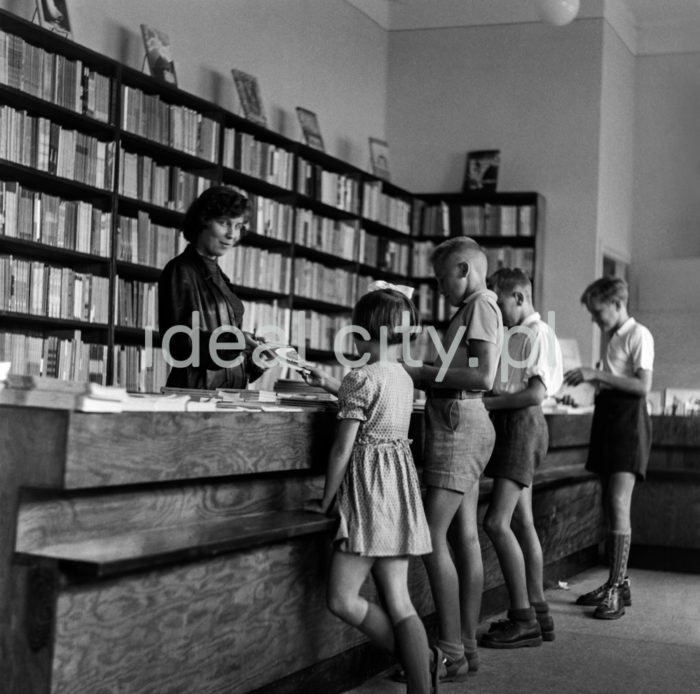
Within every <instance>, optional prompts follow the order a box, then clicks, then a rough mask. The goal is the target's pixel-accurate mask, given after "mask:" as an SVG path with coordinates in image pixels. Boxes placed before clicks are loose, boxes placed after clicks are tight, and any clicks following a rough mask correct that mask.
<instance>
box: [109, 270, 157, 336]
mask: <svg viewBox="0 0 700 694" xmlns="http://www.w3.org/2000/svg"><path fill="white" fill-rule="evenodd" d="M114 301H115V305H116V308H117V325H118V326H122V327H125V328H146V327H155V326H157V325H158V285H157V284H155V283H154V282H140V281H138V280H125V279H122V278H121V277H120V278H118V279H117V286H116V294H115V297H114Z"/></svg>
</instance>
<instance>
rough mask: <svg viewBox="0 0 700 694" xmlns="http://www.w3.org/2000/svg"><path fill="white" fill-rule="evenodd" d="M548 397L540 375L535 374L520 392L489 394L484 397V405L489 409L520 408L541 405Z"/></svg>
mask: <svg viewBox="0 0 700 694" xmlns="http://www.w3.org/2000/svg"><path fill="white" fill-rule="evenodd" d="M546 397H547V389H546V388H545V387H544V383H542V380H541V379H540V378H539V376H533V377H532V378H531V379H530V380H529V381H528V382H527V387H526V388H524V389H523V390H521V391H520V392H518V393H503V394H501V395H489V396H487V397H484V406H485V407H486V409H487V410H519V409H521V408H523V407H532V406H533V405H541V404H542V401H543V400H544V399H545V398H546Z"/></svg>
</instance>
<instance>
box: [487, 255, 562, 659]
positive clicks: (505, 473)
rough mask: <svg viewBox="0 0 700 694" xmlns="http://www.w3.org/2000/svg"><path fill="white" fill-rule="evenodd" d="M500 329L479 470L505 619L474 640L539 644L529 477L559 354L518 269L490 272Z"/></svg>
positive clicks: (542, 439) (537, 564)
mask: <svg viewBox="0 0 700 694" xmlns="http://www.w3.org/2000/svg"><path fill="white" fill-rule="evenodd" d="M488 285H489V287H490V288H491V289H493V290H494V291H495V292H496V296H497V297H498V307H499V308H500V309H501V314H502V315H503V323H504V325H505V326H506V327H507V328H510V330H509V331H508V332H507V333H506V337H505V340H504V344H503V350H502V353H501V361H500V367H499V370H498V373H497V375H496V380H495V382H494V386H493V390H492V391H491V393H490V394H489V396H488V397H485V398H484V405H485V406H486V409H487V410H488V411H489V413H490V415H491V421H492V422H493V425H494V428H495V429H496V445H495V447H494V449H493V453H492V454H491V459H490V461H489V464H488V465H487V466H486V470H485V471H484V474H485V475H486V476H487V477H492V478H493V491H492V493H491V501H490V503H489V507H488V509H487V511H486V516H485V517H484V530H485V531H486V534H487V535H488V536H489V538H490V539H491V542H493V546H494V547H495V549H496V554H497V555H498V560H499V562H500V564H501V569H502V571H503V577H504V578H505V581H506V586H507V588H508V594H509V596H510V609H509V610H508V619H507V620H504V621H501V622H496V623H494V624H492V625H491V630H490V631H489V632H488V633H487V634H484V636H483V638H482V640H481V645H482V646H486V647H488V648H520V647H522V646H539V645H541V644H542V640H543V639H545V640H546V641H553V640H554V622H553V620H552V618H551V616H550V615H549V606H548V605H547V602H546V600H545V597H544V586H543V560H542V547H541V545H540V541H539V538H538V537H537V531H536V530H535V525H534V521H533V517H532V480H533V477H534V474H535V468H536V467H537V466H538V465H539V464H540V462H541V461H542V460H543V459H544V457H545V455H546V453H547V446H548V443H549V433H548V429H547V422H546V421H545V418H544V414H543V413H542V408H541V404H542V401H543V400H544V399H545V397H546V396H547V395H548V394H553V393H556V392H557V391H558V390H559V388H560V386H561V383H562V356H561V349H560V347H559V343H558V341H557V338H556V336H555V334H554V331H553V330H552V329H551V328H550V327H549V326H548V325H547V323H545V322H544V321H543V320H542V319H541V318H540V314H539V313H537V312H536V311H535V309H534V307H533V305H532V285H531V283H530V280H529V278H528V276H527V275H526V274H525V273H524V272H523V271H522V270H520V269H518V268H515V269H510V268H502V269H500V270H497V271H496V272H495V273H493V275H491V277H489V280H488Z"/></svg>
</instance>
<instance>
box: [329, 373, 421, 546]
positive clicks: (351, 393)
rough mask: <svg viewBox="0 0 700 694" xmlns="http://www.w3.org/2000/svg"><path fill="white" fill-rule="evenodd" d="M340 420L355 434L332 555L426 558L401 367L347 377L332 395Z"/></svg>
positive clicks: (409, 387)
mask: <svg viewBox="0 0 700 694" xmlns="http://www.w3.org/2000/svg"><path fill="white" fill-rule="evenodd" d="M338 400H339V405H340V409H339V412H338V419H359V420H360V422H361V424H360V429H359V431H358V433H357V437H356V439H355V445H354V448H353V451H352V456H351V459H350V462H349V464H348V468H347V470H346V472H345V477H344V479H343V481H342V483H341V484H340V487H339V488H338V508H339V512H340V527H339V528H338V533H337V534H336V537H335V541H336V542H337V543H338V548H339V549H340V550H342V551H345V552H353V553H356V554H361V555H363V556H369V557H393V556H404V555H409V554H413V555H419V554H429V553H430V552H431V551H432V546H431V543H430V533H429V530H428V524H427V521H426V519H425V513H424V511H423V502H422V499H421V495H420V485H419V482H418V475H417V473H416V468H415V465H414V463H413V456H412V455H411V449H410V447H409V443H410V441H409V440H408V438H407V436H408V426H409V424H410V420H411V412H412V410H413V382H412V381H411V378H410V376H409V375H408V374H407V373H406V371H405V370H404V369H403V367H402V366H401V365H400V364H397V363H394V362H376V363H374V364H369V365H367V366H363V367H361V368H359V369H356V370H354V371H351V372H350V373H348V374H347V376H345V378H344V379H343V382H342V384H341V386H340V390H339V392H338Z"/></svg>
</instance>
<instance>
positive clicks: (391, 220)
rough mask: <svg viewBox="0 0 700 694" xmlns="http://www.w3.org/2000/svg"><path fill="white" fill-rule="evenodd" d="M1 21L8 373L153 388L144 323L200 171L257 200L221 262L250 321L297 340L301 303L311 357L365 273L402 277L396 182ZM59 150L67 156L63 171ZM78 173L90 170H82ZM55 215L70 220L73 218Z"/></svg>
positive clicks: (325, 352)
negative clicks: (245, 228) (11, 368)
mask: <svg viewBox="0 0 700 694" xmlns="http://www.w3.org/2000/svg"><path fill="white" fill-rule="evenodd" d="M0 18H1V19H2V27H3V29H2V44H0V45H1V47H2V53H3V58H4V59H5V58H6V60H4V65H5V66H6V68H5V69H4V70H2V69H0V108H1V109H2V111H1V121H0V122H1V123H2V128H3V130H2V135H3V141H4V142H6V143H9V142H13V143H19V144H18V145H17V146H10V144H7V145H6V146H5V147H4V148H3V149H2V150H0V202H1V203H2V205H3V208H2V210H1V212H2V215H3V218H4V224H3V225H2V228H1V229H0V336H3V337H1V338H0V340H2V341H0V351H2V353H4V354H6V355H7V358H8V359H11V360H12V361H13V363H17V364H19V369H18V370H19V371H23V372H26V373H38V371H39V370H40V369H41V370H43V372H45V373H46V372H47V365H48V367H49V371H48V373H49V375H56V376H59V377H64V378H78V379H85V380H86V379H88V378H90V379H92V380H97V381H101V382H103V383H107V384H120V385H125V386H127V388H129V389H130V390H153V389H155V390H157V389H158V388H159V387H160V385H162V383H163V382H164V378H165V373H166V370H165V367H164V365H161V366H160V368H158V360H156V364H155V365H154V366H147V365H146V362H145V351H144V343H145V340H146V332H147V329H148V332H149V337H150V339H151V340H152V343H153V344H154V345H155V346H156V348H157V346H158V344H159V337H158V333H157V330H155V328H156V327H157V316H156V304H157V291H156V283H157V280H158V276H159V273H160V269H161V268H162V267H163V265H164V264H165V263H166V262H167V260H169V259H170V258H172V257H173V256H175V255H176V254H177V253H178V252H179V251H180V250H181V249H182V247H183V245H184V242H183V241H182V239H181V236H180V234H179V227H180V224H181V222H182V217H183V213H184V210H185V209H186V207H187V205H188V204H189V202H190V201H191V200H192V199H194V197H196V195H197V194H198V193H199V192H201V190H203V189H204V188H206V187H208V186H209V185H210V184H219V183H223V184H227V185H232V186H236V187H238V188H239V189H241V190H242V191H243V192H245V193H246V194H247V195H248V196H249V198H250V200H251V207H252V218H251V231H252V233H251V234H250V235H248V236H246V238H245V239H244V241H243V243H242V244H241V246H240V247H239V248H238V249H237V251H236V252H235V253H232V254H229V257H227V258H224V259H223V262H222V268H223V269H224V271H225V272H226V273H227V274H229V276H230V277H231V279H232V280H233V281H234V282H236V283H237V291H238V293H239V295H240V296H241V298H242V299H243V300H244V302H245V303H246V309H247V310H246V314H247V317H246V318H244V321H246V323H245V324H244V327H245V328H247V329H257V328H259V327H261V326H263V325H277V326H283V330H284V333H285V337H286V339H289V340H292V341H294V340H295V339H300V338H299V330H298V329H297V327H296V326H297V324H298V323H299V313H300V312H301V311H304V312H305V314H306V318H307V320H306V322H305V332H306V340H305V346H306V348H307V356H309V357H310V358H316V359H319V358H320V359H324V358H325V359H327V358H330V357H331V355H332V349H333V344H332V342H331V340H330V336H331V335H332V334H333V333H334V332H335V330H334V328H335V327H337V326H339V325H340V324H341V322H344V321H346V320H347V316H348V314H349V312H350V310H351V308H352V306H353V304H354V303H355V300H356V298H357V297H358V296H359V295H360V294H361V293H362V292H363V291H364V288H365V287H366V285H367V284H368V283H369V281H371V279H373V278H383V279H387V278H403V277H405V276H406V274H407V272H408V261H409V257H410V249H411V239H410V209H411V200H412V196H411V195H410V194H409V193H408V192H406V191H403V190H401V189H400V188H398V187H396V186H393V185H390V184H388V183H385V182H382V181H380V180H379V179H376V178H374V177H373V176H371V175H369V174H367V173H366V172H364V171H362V170H360V169H357V168H355V167H353V166H350V165H349V164H347V163H346V162H343V161H341V160H339V159H336V158H334V157H331V156H329V155H328V154H325V153H323V152H320V151H318V150H315V149H312V148H310V147H307V146H305V145H303V144H301V143H299V142H295V141H292V140H290V139H288V138H285V137H283V136H281V135H279V134H277V133H275V132H272V131H270V130H267V129H266V128H264V127H261V126H259V125H257V124H255V123H252V122H250V121H247V120H245V119H244V118H241V117H239V116H237V115H236V114H234V113H231V112H229V111H227V110H226V109H223V108H221V107H220V106H218V105H217V104H214V103H210V102H207V101H205V100H203V99H200V98H198V97H196V96H193V95H191V94H189V93H187V92H184V91H182V90H179V89H176V88H173V87H171V86H169V85H166V84H163V83H161V82H158V81H156V80H154V79H152V78H151V77H150V76H148V75H146V74H144V73H141V72H139V71H137V70H133V69H131V68H128V67H126V66H124V65H122V64H121V63H118V62H116V61H113V60H110V59H108V58H106V57H104V56H102V55H99V54H97V53H95V52H93V51H90V50H87V49H85V48H83V47H81V46H79V45H78V44H76V43H74V42H72V41H69V40H66V39H63V38H61V37H58V36H56V35H55V34H52V33H50V32H48V31H45V30H43V29H41V28H40V27H38V26H36V25H34V24H31V23H29V22H26V21H25V20H22V19H20V18H18V17H15V16H14V15H12V14H9V13H7V12H0ZM92 73H96V74H97V75H99V76H100V77H99V82H100V87H101V88H102V89H101V91H100V92H99V96H100V98H99V99H98V104H99V106H100V107H101V108H102V111H101V112H98V113H95V109H94V106H93V94H94V91H95V90H94V86H93V81H94V78H91V77H90V75H91V74H92ZM64 91H67V92H68V95H67V96H66V95H64V93H63V92H64ZM59 128H60V130H59ZM66 133H69V134H68V135H67V134H66ZM74 133H75V134H74ZM93 140H94V142H93ZM78 141H79V144H80V146H86V147H90V148H92V149H88V150H87V152H89V153H90V155H91V154H92V153H94V152H95V151H97V150H99V153H100V156H99V158H97V161H98V162H99V168H98V170H97V172H96V171H95V168H96V167H95V166H94V165H93V166H88V164H87V162H94V161H95V159H96V157H94V156H82V154H81V152H78V154H77V155H76V148H78V149H79V147H78V144H77V143H78ZM83 141H86V142H87V145H84V143H83ZM74 143H75V146H74ZM67 156H70V157H71V159H76V161H75V162H74V161H71V166H69V167H67V168H66V167H63V166H62V167H61V169H57V167H56V160H57V159H60V162H59V163H60V164H63V162H64V159H65V158H66V157H67ZM83 169H85V175H86V176H87V175H90V176H92V177H93V179H94V178H95V177H97V180H92V179H91V180H88V181H86V180H83V179H84V176H83ZM47 211H48V212H49V213H50V216H51V215H52V216H51V219H52V220H53V221H51V222H49V223H47V222H46V212H47ZM402 216H403V218H402ZM54 217H55V219H54ZM67 217H69V218H70V219H77V220H80V225H78V228H77V231H76V230H75V229H74V228H73V226H74V225H70V224H67V223H66V221H65V220H66V218H67ZM85 220H88V221H87V222H86V221H85ZM68 226H70V230H69V231H66V229H67V228H68ZM95 226H97V227H98V230H97V232H95V230H94V227H95ZM45 227H46V230H45ZM49 227H50V228H49ZM56 227H58V228H59V230H60V238H59V237H58V235H57V233H58V232H57V231H56ZM91 231H92V232H95V233H98V232H99V233H98V235H99V236H100V238H99V239H98V240H93V239H92V238H91V236H92V235H94V233H93V234H91ZM86 235H87V240H85V238H83V237H84V236H86ZM76 239H79V242H78V241H76ZM78 249H80V250H78ZM399 251H400V255H401V263H402V265H401V266H398V265H393V263H395V262H397V261H395V256H397V254H398V253H399ZM51 282H53V284H51ZM93 285H94V286H93ZM50 297H53V301H51V302H50V301H49V298H50ZM54 304H56V305H55V306H54ZM94 304H97V306H98V308H99V309H100V311H99V312H96V311H95V310H93V309H92V306H93V305H94ZM8 334H12V335H14V336H15V337H14V338H12V339H10V338H8V337H6V335H8ZM80 345H83V347H82V348H79V346H80ZM81 349H82V351H81ZM348 351H349V345H348Z"/></svg>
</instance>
